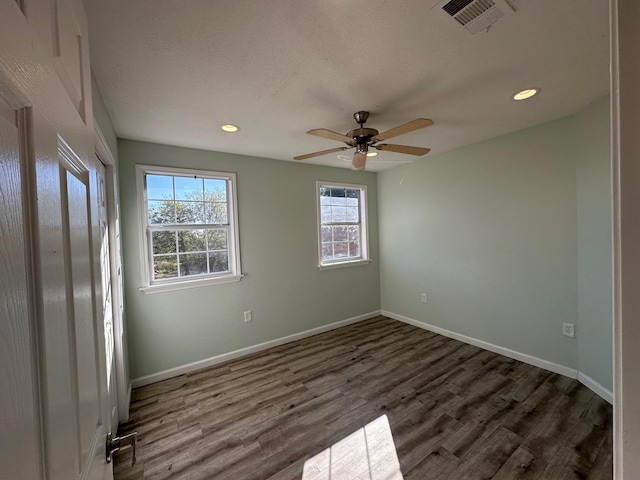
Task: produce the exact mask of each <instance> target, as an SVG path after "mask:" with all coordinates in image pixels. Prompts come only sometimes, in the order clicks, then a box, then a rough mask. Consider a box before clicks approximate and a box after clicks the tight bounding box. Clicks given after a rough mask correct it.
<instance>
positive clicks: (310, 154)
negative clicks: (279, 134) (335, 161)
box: [293, 147, 349, 160]
mask: <svg viewBox="0 0 640 480" xmlns="http://www.w3.org/2000/svg"><path fill="white" fill-rule="evenodd" d="M347 148H349V147H338V148H330V149H329V150H322V151H321V152H314V153H307V154H306V155H298V156H297V157H293V159H294V160H306V159H307V158H313V157H319V156H321V155H327V154H328V153H333V152H343V151H344V150H346V149H347Z"/></svg>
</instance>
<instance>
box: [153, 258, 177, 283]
mask: <svg viewBox="0 0 640 480" xmlns="http://www.w3.org/2000/svg"><path fill="white" fill-rule="evenodd" d="M177 276H178V257H177V256H176V255H166V256H160V257H154V258H153V278H154V279H156V280H159V279H161V278H173V277H177Z"/></svg>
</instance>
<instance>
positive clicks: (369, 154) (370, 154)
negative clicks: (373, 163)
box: [367, 152, 378, 157]
mask: <svg viewBox="0 0 640 480" xmlns="http://www.w3.org/2000/svg"><path fill="white" fill-rule="evenodd" d="M376 155H378V152H369V153H367V157H375V156H376Z"/></svg>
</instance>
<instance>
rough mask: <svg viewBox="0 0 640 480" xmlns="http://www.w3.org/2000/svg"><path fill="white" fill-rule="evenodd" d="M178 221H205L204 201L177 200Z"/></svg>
mask: <svg viewBox="0 0 640 480" xmlns="http://www.w3.org/2000/svg"><path fill="white" fill-rule="evenodd" d="M176 223H204V203H202V202H185V201H177V202H176Z"/></svg>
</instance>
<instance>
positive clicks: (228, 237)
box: [137, 166, 241, 291]
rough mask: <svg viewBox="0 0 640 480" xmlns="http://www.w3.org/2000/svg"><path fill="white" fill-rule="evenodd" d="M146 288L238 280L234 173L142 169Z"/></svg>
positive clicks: (144, 287) (238, 262)
mask: <svg viewBox="0 0 640 480" xmlns="http://www.w3.org/2000/svg"><path fill="white" fill-rule="evenodd" d="M137 173H138V190H139V199H140V207H141V209H140V210H141V217H142V220H143V221H142V222H141V223H142V225H143V231H142V234H143V242H142V243H143V249H144V258H145V259H146V262H143V263H144V265H143V269H144V272H143V283H144V285H143V290H149V291H167V290H175V289H179V288H187V287H191V286H200V285H204V284H212V283H226V282H231V281H238V280H240V278H241V273H240V252H239V242H238V221H237V211H236V194H235V192H236V187H235V174H232V173H218V172H206V171H196V170H183V169H176V168H164V167H146V166H138V167H137Z"/></svg>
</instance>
